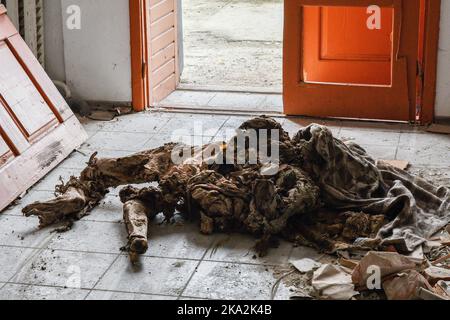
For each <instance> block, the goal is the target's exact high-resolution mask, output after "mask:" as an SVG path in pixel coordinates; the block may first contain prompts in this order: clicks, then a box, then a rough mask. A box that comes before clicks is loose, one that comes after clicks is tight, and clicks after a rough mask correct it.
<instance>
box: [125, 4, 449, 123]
mask: <svg viewBox="0 0 450 320" xmlns="http://www.w3.org/2000/svg"><path fill="white" fill-rule="evenodd" d="M147 1H148V0H129V7H130V39H131V77H132V100H133V101H132V104H133V108H134V110H135V111H143V110H145V109H146V108H148V107H150V104H151V103H150V101H151V100H150V90H149V88H150V86H149V81H150V80H149V73H148V66H149V63H148V61H147V59H148V58H147V57H148V50H149V48H148V44H147V39H148V37H147V14H146V12H147ZM290 1H295V0H290ZM347 1H348V0H347ZM420 1H421V6H422V9H421V13H420V22H419V25H420V32H419V34H420V35H419V47H418V52H419V61H418V66H419V65H421V68H420V69H421V71H422V72H421V75H422V76H421V77H418V80H417V85H418V86H420V87H418V90H417V92H418V94H417V97H416V98H417V103H418V106H417V107H418V115H419V120H418V122H420V123H421V124H430V123H432V122H433V121H434V117H435V102H436V80H437V63H438V60H437V59H438V47H439V32H438V31H439V25H440V17H441V0H420ZM335 2H336V3H339V2H341V3H342V2H343V1H342V0H336V1H335ZM285 28H286V27H285ZM283 45H284V46H285V43H284V44H283ZM284 60H285V58H284ZM284 68H287V65H284ZM416 120H417V119H416ZM411 121H414V119H411Z"/></svg>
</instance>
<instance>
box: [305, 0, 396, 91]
mask: <svg viewBox="0 0 450 320" xmlns="http://www.w3.org/2000/svg"><path fill="white" fill-rule="evenodd" d="M367 17H368V15H367V10H366V8H360V7H319V6H315V7H310V6H306V7H304V9H303V29H304V30H308V32H305V33H304V37H303V47H304V55H303V59H304V70H303V72H304V79H305V82H322V83H327V82H331V83H343V84H345V83H352V84H369V85H390V84H391V55H392V24H393V11H392V8H383V9H382V11H381V22H382V24H381V29H380V30H378V29H375V30H370V29H369V28H368V27H367Z"/></svg>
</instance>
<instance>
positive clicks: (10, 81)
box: [0, 43, 56, 138]
mask: <svg viewBox="0 0 450 320" xmlns="http://www.w3.org/2000/svg"><path fill="white" fill-rule="evenodd" d="M0 61H2V64H1V65H0V82H1V84H2V89H1V90H2V91H1V92H0V94H2V96H3V97H4V99H5V102H6V103H5V106H4V107H5V108H7V109H8V111H9V112H10V113H11V116H12V117H13V118H14V119H15V121H16V123H17V125H18V126H19V127H20V128H22V129H23V131H24V134H25V136H26V137H27V138H30V137H31V136H33V135H34V134H36V133H37V132H38V131H40V130H41V129H42V128H43V127H45V126H46V125H47V124H49V123H50V122H51V121H53V120H56V116H55V114H54V113H53V112H52V110H51V109H50V108H49V106H48V105H47V103H46V102H45V100H44V98H43V97H42V96H41V95H40V93H39V92H38V91H37V90H36V88H35V87H34V85H33V83H32V82H31V80H30V78H29V77H28V76H27V74H26V73H25V71H24V70H23V68H22V66H21V65H20V64H19V63H18V62H17V60H16V58H15V56H14V55H13V53H12V52H11V50H10V49H9V48H8V46H7V45H6V44H5V43H0Z"/></svg>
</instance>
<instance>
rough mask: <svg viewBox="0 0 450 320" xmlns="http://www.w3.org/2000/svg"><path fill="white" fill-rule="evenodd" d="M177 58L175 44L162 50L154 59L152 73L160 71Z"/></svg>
mask: <svg viewBox="0 0 450 320" xmlns="http://www.w3.org/2000/svg"><path fill="white" fill-rule="evenodd" d="M174 58H175V44H174V43H172V44H170V45H169V46H168V47H166V48H164V49H163V50H160V51H159V52H158V53H156V54H155V55H154V56H153V57H152V71H155V70H156V69H159V68H160V67H161V66H162V65H164V64H165V63H167V62H168V61H170V60H171V59H174Z"/></svg>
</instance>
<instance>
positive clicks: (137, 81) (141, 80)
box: [129, 0, 150, 111]
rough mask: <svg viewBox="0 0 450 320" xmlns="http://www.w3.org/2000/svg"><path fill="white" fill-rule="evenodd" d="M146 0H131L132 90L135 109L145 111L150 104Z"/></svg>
mask: <svg viewBox="0 0 450 320" xmlns="http://www.w3.org/2000/svg"><path fill="white" fill-rule="evenodd" d="M146 2H147V1H146V0H129V7H130V46H131V90H132V105H133V109H134V110H135V111H144V110H145V109H146V108H147V107H149V106H150V104H149V101H150V99H149V92H148V88H149V84H148V72H147V70H146V69H147V57H148V55H147V50H148V49H147V28H146V26H147V15H146V9H147V5H146Z"/></svg>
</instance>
